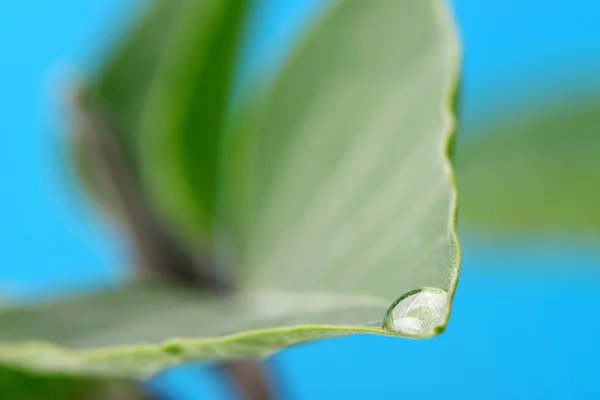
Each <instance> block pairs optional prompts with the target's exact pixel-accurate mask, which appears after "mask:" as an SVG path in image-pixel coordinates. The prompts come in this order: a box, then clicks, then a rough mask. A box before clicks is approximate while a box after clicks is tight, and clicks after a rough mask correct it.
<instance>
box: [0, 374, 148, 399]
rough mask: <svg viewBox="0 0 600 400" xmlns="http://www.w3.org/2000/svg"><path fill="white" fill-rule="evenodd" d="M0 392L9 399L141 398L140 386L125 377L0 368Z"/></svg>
mask: <svg viewBox="0 0 600 400" xmlns="http://www.w3.org/2000/svg"><path fill="white" fill-rule="evenodd" d="M0 393H2V398H3V399H9V400H40V399H44V400H136V399H139V400H142V399H144V397H143V395H142V392H141V389H140V388H138V385H136V384H133V383H130V382H128V381H123V380H99V379H94V378H85V377H72V376H66V375H52V374H51V375H47V374H43V375H42V374H39V373H35V372H25V371H20V370H17V369H10V368H4V367H0Z"/></svg>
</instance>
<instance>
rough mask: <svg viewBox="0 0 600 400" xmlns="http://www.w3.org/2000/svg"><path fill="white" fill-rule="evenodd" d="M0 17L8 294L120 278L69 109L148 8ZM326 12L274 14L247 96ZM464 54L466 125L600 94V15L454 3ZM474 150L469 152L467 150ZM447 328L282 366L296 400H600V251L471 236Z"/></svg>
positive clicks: (328, 350)
mask: <svg viewBox="0 0 600 400" xmlns="http://www.w3.org/2000/svg"><path fill="white" fill-rule="evenodd" d="M139 2H140V1H139V0H136V1H127V2H125V1H123V0H86V1H79V0H53V1H51V2H50V1H39V0H38V1H33V0H3V1H2V2H1V3H0V49H1V53H0V117H1V118H0V135H1V136H0V138H1V142H0V143H1V144H2V151H1V154H2V155H1V156H0V191H1V192H0V293H2V296H3V297H5V298H9V299H10V298H17V299H35V298H40V297H45V296H51V295H54V294H56V293H61V292H64V291H67V290H79V289H80V288H82V287H86V286H93V285H95V284H98V283H99V282H107V281H114V280H118V279H120V278H122V274H123V269H122V268H120V267H122V266H123V263H124V257H123V249H122V248H121V247H120V246H119V241H118V238H115V237H114V232H113V231H111V229H110V228H109V227H107V226H105V225H104V224H103V223H102V221H101V220H99V219H98V218H97V217H96V216H95V215H94V214H93V212H92V211H91V210H90V208H89V207H88V206H87V205H86V204H85V202H84V200H83V199H82V198H81V196H80V195H79V194H78V192H77V191H76V190H75V189H74V188H73V186H72V184H71V183H70V181H69V179H70V178H69V171H68V170H67V168H66V166H65V154H64V150H63V147H62V146H63V141H64V135H63V131H64V130H63V127H64V120H63V116H64V115H63V113H62V110H61V107H60V102H59V101H58V100H59V94H60V93H61V90H62V89H64V87H65V86H66V84H68V82H69V81H70V79H72V78H73V77H74V76H75V77H76V76H77V74H78V73H80V71H85V70H86V68H90V67H91V66H93V65H94V62H95V61H94V60H95V59H97V57H98V56H99V54H101V53H102V50H103V49H105V48H106V47H102V46H100V45H99V44H102V43H104V44H106V43H107V42H108V39H109V38H110V37H113V36H115V34H116V33H115V32H116V31H114V29H115V26H118V25H119V24H115V18H116V19H117V20H122V21H124V20H125V19H126V16H127V15H128V10H131V9H132V7H133V6H134V5H135V4H134V3H139ZM322 4H323V1H322V0H304V1H302V0H294V1H292V0H261V1H260V3H259V6H258V7H257V9H256V10H255V11H254V12H253V16H252V20H253V23H252V25H251V26H252V28H251V29H249V31H248V35H247V40H246V44H245V50H244V52H243V57H242V63H241V69H240V71H239V82H240V85H243V82H247V81H248V80H249V79H250V78H251V77H252V76H254V74H257V73H265V71H267V73H268V72H269V71H273V70H275V69H276V67H277V65H278V63H280V62H281V60H282V57H283V56H284V54H285V52H286V49H287V48H288V46H289V43H290V41H291V40H293V38H294V37H296V36H297V34H298V33H299V32H300V30H301V29H302V27H303V26H304V25H305V24H306V22H307V20H308V19H309V18H310V17H311V16H312V15H314V14H315V12H317V11H318V10H319V9H320V7H321V6H322ZM452 6H453V8H454V13H455V17H456V20H457V24H458V26H459V29H460V31H461V35H462V38H463V48H464V56H465V58H464V70H463V107H462V110H463V111H462V116H461V117H462V121H463V124H464V125H465V126H468V125H469V124H472V123H474V122H475V121H477V120H478V119H479V118H485V117H486V116H487V115H490V114H492V113H498V112H502V110H508V109H511V108H515V107H530V106H531V107H533V106H534V105H532V104H537V103H539V102H543V101H548V99H549V98H551V99H556V98H560V99H563V100H564V99H567V100H568V98H569V97H570V96H572V95H575V94H577V93H579V92H580V91H586V90H588V91H589V90H594V89H595V88H598V85H597V83H598V80H597V77H598V74H597V73H595V71H598V70H600V69H599V68H600V3H598V2H597V0H577V1H571V2H568V3H567V2H564V1H557V0H547V1H541V0H540V1H535V0H532V1H523V0H504V1H494V2H491V1H489V2H488V1H474V0H455V1H453V2H452ZM466 140H468V138H467V139H466ZM461 237H462V241H463V253H464V255H463V270H462V275H461V279H460V283H459V287H458V291H457V294H456V298H455V303H454V311H453V315H452V318H451V321H450V325H449V326H448V329H447V331H446V333H445V334H444V335H442V336H441V337H438V338H435V339H433V340H428V341H410V340H397V339H391V338H380V337H369V336H364V337H363V336H356V337H348V338H344V339H337V340H332V341H322V342H318V343H314V344H310V345H305V346H300V347H297V348H293V349H289V350H286V351H284V352H281V353H280V354H278V355H276V356H274V357H272V358H271V359H270V361H269V365H270V367H272V370H273V373H274V375H275V376H277V377H278V378H279V379H278V387H279V390H281V391H282V393H285V395H286V396H287V397H286V398H290V399H300V398H302V399H304V398H306V399H318V398H324V399H331V398H336V399H337V398H357V399H360V398H369V399H370V398H383V397H385V398H411V397H412V398H419V399H429V398H432V399H433V398H440V397H447V398H461V399H462V398H465V399H469V398H473V399H478V398H486V399H496V398H498V399H504V398H543V399H559V398H561V399H562V398H578V399H580V398H590V399H595V398H600V382H599V381H598V371H599V369H600V368H599V367H600V365H599V364H600V361H599V360H600V344H599V343H598V341H597V337H598V335H597V332H598V328H599V327H600V322H599V321H600V319H599V318H598V310H599V309H600V291H599V289H600V249H598V246H597V238H592V237H585V236H580V235H579V236H578V235H575V234H569V233H562V234H561V233H553V234H545V235H543V237H542V236H541V235H538V236H535V237H534V236H527V235H524V234H520V235H518V236H517V237H512V238H511V239H508V238H494V237H492V236H488V235H486V234H485V232H469V231H465V230H461ZM203 371H204V373H202V374H198V372H197V370H196V369H191V368H184V369H182V370H179V371H176V372H167V373H165V374H164V375H163V376H161V377H159V378H157V379H156V380H155V381H153V382H152V383H151V385H152V387H153V388H155V389H156V390H159V391H169V392H170V393H171V394H173V395H174V396H173V398H176V399H196V398H212V397H213V396H219V395H220V396H227V395H229V393H228V392H227V389H226V388H225V387H224V386H223V385H222V384H220V383H219V381H218V380H217V379H216V376H215V375H213V374H212V373H211V372H210V371H209V369H207V368H206V367H203Z"/></svg>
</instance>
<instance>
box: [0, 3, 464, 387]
mask: <svg viewBox="0 0 600 400" xmlns="http://www.w3.org/2000/svg"><path fill="white" fill-rule="evenodd" d="M200 4H202V5H200ZM215 4H217V2H216V0H215V1H212V2H211V1H209V2H193V1H191V2H186V3H185V6H182V8H181V9H179V11H178V12H177V18H176V20H177V22H176V23H175V22H172V23H171V24H172V25H173V27H172V30H173V32H174V33H173V34H172V36H171V34H169V33H167V32H165V34H167V36H168V39H167V42H166V43H164V44H163V46H164V47H166V49H164V54H163V55H162V56H161V57H160V58H159V60H158V61H157V67H156V69H155V72H154V73H150V72H147V70H149V69H151V65H150V64H151V63H152V62H153V61H152V60H155V59H157V58H156V57H155V56H153V55H151V56H148V55H147V53H144V54H146V56H144V57H141V56H139V57H138V56H132V55H128V56H126V57H125V56H122V55H120V54H121V53H119V52H117V53H116V54H117V58H118V60H121V61H116V62H115V64H113V65H116V66H115V67H113V69H111V68H108V69H107V70H106V71H107V73H110V74H113V76H117V75H119V74H120V73H121V72H119V74H117V72H116V71H121V68H124V69H125V70H128V69H129V68H131V70H135V67H132V66H129V63H130V62H131V63H137V62H138V60H139V59H144V60H150V61H145V62H146V64H145V65H144V69H143V70H142V71H146V72H144V74H149V75H152V79H147V78H144V77H143V76H140V77H138V78H139V80H136V81H135V82H137V83H139V84H140V85H144V84H146V83H147V84H149V85H150V87H149V88H146V89H144V90H142V89H139V90H138V88H135V89H132V90H135V91H136V92H138V93H145V94H144V95H142V94H135V93H128V94H127V96H129V97H130V98H129V99H125V98H124V97H123V98H121V97H119V99H120V100H119V101H116V100H114V99H111V98H110V97H111V96H117V94H115V91H116V90H117V88H119V86H120V84H117V83H115V84H114V85H115V87H114V88H113V89H111V90H112V91H111V90H109V89H108V88H109V87H110V86H111V85H110V84H109V83H107V82H110V81H111V80H110V79H108V78H105V79H104V80H101V82H103V83H102V84H101V85H100V90H97V91H96V93H95V95H97V96H98V98H100V100H101V101H99V102H98V103H89V104H88V105H87V107H88V111H91V113H90V114H91V115H92V116H93V118H90V120H89V121H88V125H87V126H88V128H89V127H91V128H93V129H98V130H104V131H106V130H110V129H113V128H114V127H115V125H114V124H116V125H117V126H118V127H119V128H120V129H123V130H124V132H126V133H125V136H123V137H121V138H120V140H121V141H120V143H121V144H120V145H119V146H120V147H126V146H130V147H131V150H130V155H129V156H128V157H126V159H128V160H131V159H135V158H137V157H139V159H137V161H136V162H130V163H131V164H137V168H139V170H138V176H139V182H138V181H136V182H135V183H139V185H140V186H141V187H142V188H143V192H144V194H145V195H146V196H147V200H148V202H149V203H150V204H151V205H153V206H155V208H154V211H155V213H156V216H157V218H159V219H160V220H161V221H164V222H166V223H167V224H168V225H169V227H170V230H171V231H173V232H174V233H175V236H176V237H178V238H184V237H185V238H188V239H183V240H189V238H193V237H196V236H194V235H193V234H190V232H191V230H190V229H191V228H190V227H193V229H197V228H198V229H200V230H203V232H206V230H209V231H210V233H209V235H208V236H212V238H211V239H212V240H211V241H210V244H211V245H212V246H211V247H209V248H208V249H206V250H207V251H208V252H209V258H214V259H217V260H218V261H220V262H222V263H224V264H226V265H225V266H226V270H227V272H228V275H230V276H231V277H232V279H231V280H232V283H233V288H234V289H233V290H232V291H230V292H221V293H219V295H215V294H214V293H199V291H191V290H190V289H189V288H187V289H182V288H181V287H170V288H165V287H161V286H154V285H153V286H151V285H148V284H146V285H143V284H139V285H132V286H127V287H124V288H121V289H116V290H110V291H106V292H103V293H100V294H90V295H89V296H84V297H79V298H76V299H69V300H64V301H57V302H53V303H46V304H41V305H32V306H28V307H23V308H20V309H6V310H2V311H0V325H3V326H7V327H9V328H8V329H5V330H0V360H1V361H3V362H5V363H7V364H12V365H19V366H21V367H30V368H35V369H40V370H60V371H63V372H68V373H80V374H98V375H105V376H130V377H147V376H149V375H151V374H152V373H155V372H156V371H159V370H161V369H162V368H165V367H166V366H169V365H174V364H178V363H181V362H185V361H192V360H225V359H230V358H236V357H255V356H265V355H268V354H271V353H273V352H274V351H277V350H279V349H281V348H283V347H286V346H289V345H292V344H296V343H302V342H306V341H309V340H315V339H320V338H326V337H332V336H340V335H345V334H351V333H376V334H385V335H396V336H405V337H431V336H434V335H436V334H439V333H440V332H441V331H443V329H444V328H445V325H446V323H447V319H448V316H449V312H450V303H451V300H452V297H453V294H454V290H455V286H456V280H457V275H458V268H459V249H458V243H457V240H456V236H455V208H456V192H455V188H454V185H453V181H452V179H453V177H452V171H451V166H450V160H449V156H448V148H449V147H450V145H451V142H452V139H453V131H454V125H455V123H454V113H453V110H452V106H453V99H454V96H455V91H456V80H457V73H458V45H457V38H456V34H455V31H454V29H453V27H452V23H451V21H450V18H449V16H448V14H447V10H446V8H445V5H444V2H443V1H441V0H423V1H418V2H415V1H413V0H381V1H377V2H366V1H363V0H338V1H336V2H335V5H334V6H333V7H332V9H331V10H329V12H328V13H327V15H326V16H325V17H324V18H323V19H322V20H321V21H320V23H318V24H317V25H316V26H315V27H314V28H313V29H311V32H310V35H307V38H306V40H305V43H304V45H303V46H302V48H301V49H300V50H299V51H298V52H297V53H296V55H295V56H294V57H293V59H292V60H291V61H290V62H289V64H288V66H287V67H286V68H285V70H284V72H283V73H282V74H281V76H280V77H279V79H277V81H276V83H275V85H274V87H273V88H268V89H265V92H263V93H260V94H258V95H257V96H256V97H255V98H254V99H253V103H252V104H249V105H248V106H247V108H246V109H242V110H238V111H239V114H235V115H234V116H233V117H232V119H231V120H229V121H227V122H228V123H227V124H226V125H227V126H228V127H230V128H231V130H225V129H223V128H224V126H225V125H224V123H223V121H222V116H221V114H222V113H223V112H224V111H223V108H224V104H225V100H224V96H225V93H227V91H228V86H229V75H227V74H226V71H227V70H228V68H229V70H230V63H231V59H230V57H231V54H230V53H229V50H227V49H229V47H228V46H229V44H230V43H232V42H230V41H229V39H227V38H228V37H229V35H232V37H233V36H235V33H233V32H235V31H236V30H237V27H236V28H235V29H234V28H233V27H235V26H236V24H233V23H232V24H229V23H228V22H226V21H229V17H228V16H232V15H238V14H237V13H238V9H237V7H238V3H237V2H226V1H222V2H220V3H219V4H220V7H216V6H215V7H212V6H214V5H215ZM210 5H212V6H210ZM188 7H189V8H188ZM197 7H199V8H197ZM159 14H160V13H159ZM154 15H155V16H156V15H157V14H154ZM160 15H162V14H160ZM164 15H165V16H167V15H168V13H167V12H165V13H164ZM231 18H233V17H231ZM235 18H238V17H235ZM235 18H233V19H235ZM146 21H147V23H148V24H149V25H148V26H151V27H154V26H155V27H156V28H147V29H149V30H150V31H151V32H154V29H159V30H160V29H163V28H162V27H163V26H164V25H163V24H156V25H155V24H154V22H152V21H153V19H152V17H151V18H150V19H149V20H146ZM166 25H169V24H166ZM222 30H223V32H222ZM223 33H226V34H225V36H223ZM144 38H145V37H144ZM139 39H140V37H138V39H135V40H134V41H133V43H138V44H140V43H142V42H143V41H142V42H139V41H137V42H136V40H139ZM161 40H162V37H161ZM222 41H225V43H226V44H227V45H226V46H225V47H223V42H222ZM233 42H234V41H233ZM130 43H131V42H130ZM140 45H141V44H140ZM135 46H137V45H135ZM135 46H134V47H135ZM144 46H145V45H144ZM126 48H127V46H126ZM136 48H137V47H136ZM131 51H132V52H133V50H131ZM137 51H140V52H142V51H141V49H138V50H136V51H135V52H137ZM222 52H224V53H222ZM123 60H125V61H123ZM119 65H120V66H119ZM223 66H227V68H225V71H224V70H223ZM115 68H116V70H115ZM122 73H123V74H124V75H125V76H126V75H127V74H128V73H131V72H125V71H124V70H123V71H122ZM114 79H116V78H114ZM120 79H125V78H120ZM125 80H126V79H125ZM93 89H94V86H93V85H92V90H93ZM117 97H118V96H117ZM136 99H137V100H136ZM140 99H143V102H142V104H133V103H135V102H137V101H141V100H140ZM121 101H122V102H121ZM94 107H95V108H94ZM119 110H121V112H122V113H123V114H121V113H120V112H119ZM96 111H97V112H96ZM136 115H137V117H136ZM128 117H129V118H132V119H133V122H132V121H129V123H122V122H120V121H122V120H126V119H127V118H128ZM136 119H138V121H135V120H136ZM109 120H110V121H109ZM127 129H131V131H129V133H127ZM126 142H127V143H129V144H128V145H126V144H125V143H126ZM83 156H84V157H83V160H84V161H85V160H86V158H85V154H84V155H83ZM219 167H222V168H223V169H222V170H221V169H220V168H219ZM129 168H131V169H133V168H134V167H133V166H132V165H130V166H129ZM91 184H92V185H94V184H96V182H93V181H92V182H91ZM97 191H98V192H100V193H101V191H102V187H101V186H98V187H97ZM188 205H190V206H191V207H188ZM216 205H218V207H217V206H216ZM133 210H134V211H137V209H136V208H133ZM193 229H192V230H193ZM213 232H214V233H215V234H214V235H213V234H212V233H213ZM201 236H202V235H199V236H197V238H200V239H201ZM404 295H409V297H404ZM404 300H408V301H406V302H404ZM398 302H400V303H398ZM397 305H398V306H399V307H396V306H397ZM398 310H401V311H402V312H401V313H399V312H397V311H398ZM388 317H389V318H388ZM386 318H387V319H386ZM390 321H391V322H390ZM182 337H183V338H185V339H181V338H182Z"/></svg>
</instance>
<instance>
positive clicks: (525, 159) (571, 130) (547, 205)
mask: <svg viewBox="0 0 600 400" xmlns="http://www.w3.org/2000/svg"><path fill="white" fill-rule="evenodd" d="M475 129H476V133H478V135H477V136H474V137H473V138H472V139H471V140H469V141H465V142H464V144H461V146H459V151H458V163H457V177H458V185H459V190H460V194H461V200H460V217H461V223H463V224H464V225H465V226H466V227H475V228H483V229H487V230H491V231H499V232H502V231H508V230H511V229H512V230H514V229H519V230H523V229H534V230H580V231H597V230H598V229H600V215H599V214H598V212H597V209H598V204H600V189H599V187H598V186H597V185H595V184H594V182H598V181H600V157H599V156H598V149H600V100H599V99H597V98H587V99H582V100H581V101H575V102H570V103H569V104H565V103H562V102H558V103H556V104H552V105H547V106H545V107H542V108H541V109H538V110H536V111H535V112H533V113H526V114H523V113H514V114H513V115H505V116H504V118H503V119H502V120H500V121H497V122H493V121H490V122H489V123H488V124H487V125H483V124H480V125H479V126H478V127H476V128H475Z"/></svg>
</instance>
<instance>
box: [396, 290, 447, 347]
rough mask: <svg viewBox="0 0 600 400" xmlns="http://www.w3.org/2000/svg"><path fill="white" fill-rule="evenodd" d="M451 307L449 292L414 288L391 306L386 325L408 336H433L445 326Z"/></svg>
mask: <svg viewBox="0 0 600 400" xmlns="http://www.w3.org/2000/svg"><path fill="white" fill-rule="evenodd" d="M449 307H450V299H449V298H448V293H446V291H444V290H442V289H438V288H430V287H425V288H422V289H417V290H413V291H411V292H408V293H406V294H405V295H404V296H402V297H400V298H399V299H398V300H397V301H396V303H395V304H394V305H392V307H390V310H388V313H387V316H386V321H385V327H386V328H387V329H389V330H391V331H394V332H399V333H403V334H405V335H408V336H432V335H435V334H436V333H439V331H440V330H441V329H442V328H443V327H444V324H445V323H446V319H447V314H448V311H449Z"/></svg>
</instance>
